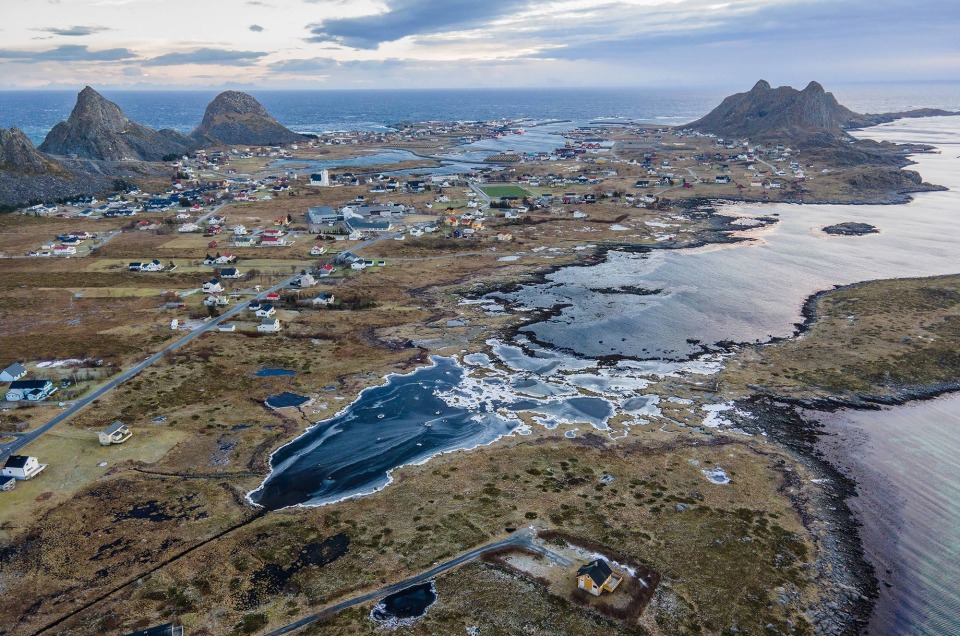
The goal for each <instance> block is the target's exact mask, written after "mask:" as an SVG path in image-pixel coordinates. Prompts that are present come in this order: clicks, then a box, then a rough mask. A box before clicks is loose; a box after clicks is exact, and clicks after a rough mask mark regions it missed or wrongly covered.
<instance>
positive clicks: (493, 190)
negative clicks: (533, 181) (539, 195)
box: [480, 185, 530, 199]
mask: <svg viewBox="0 0 960 636" xmlns="http://www.w3.org/2000/svg"><path fill="white" fill-rule="evenodd" d="M480 189H481V190H483V193H484V194H486V195H487V196H488V197H490V198H491V199H499V198H500V197H520V198H523V197H526V196H530V192H529V191H527V190H525V189H524V188H521V187H520V186H517V185H485V186H480Z"/></svg>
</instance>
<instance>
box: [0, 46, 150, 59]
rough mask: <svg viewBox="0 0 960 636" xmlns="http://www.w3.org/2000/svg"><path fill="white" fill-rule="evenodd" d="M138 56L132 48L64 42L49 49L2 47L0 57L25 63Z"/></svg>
mask: <svg viewBox="0 0 960 636" xmlns="http://www.w3.org/2000/svg"><path fill="white" fill-rule="evenodd" d="M136 58H137V54H136V53H134V52H133V51H131V50H130V49H102V50H100V51H91V50H90V48H89V47H87V46H81V45H78V44H64V45H63V46H58V47H56V48H53V49H49V50H47V51H23V50H17V49H0V59H3V60H12V61H14V62H20V63H23V64H34V63H39V62H119V61H122V60H133V59H136Z"/></svg>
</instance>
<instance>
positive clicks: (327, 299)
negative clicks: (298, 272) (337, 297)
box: [310, 292, 333, 307]
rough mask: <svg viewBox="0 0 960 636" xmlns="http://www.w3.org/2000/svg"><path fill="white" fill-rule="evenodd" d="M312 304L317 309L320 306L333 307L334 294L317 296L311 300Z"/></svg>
mask: <svg viewBox="0 0 960 636" xmlns="http://www.w3.org/2000/svg"><path fill="white" fill-rule="evenodd" d="M310 302H311V303H313V305H314V306H315V307H316V306H320V305H332V304H333V294H327V293H325V292H324V293H320V294H317V297H316V298H314V299H313V300H311V301H310Z"/></svg>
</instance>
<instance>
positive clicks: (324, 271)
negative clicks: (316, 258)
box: [317, 263, 337, 276]
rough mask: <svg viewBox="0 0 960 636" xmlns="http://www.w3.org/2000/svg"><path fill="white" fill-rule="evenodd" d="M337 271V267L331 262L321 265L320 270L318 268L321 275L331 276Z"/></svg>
mask: <svg viewBox="0 0 960 636" xmlns="http://www.w3.org/2000/svg"><path fill="white" fill-rule="evenodd" d="M335 271H337V270H336V268H335V267H334V266H333V265H331V264H330V263H327V264H326V265H324V266H323V267H321V268H320V269H319V270H317V274H319V275H320V276H329V275H330V274H332V273H334V272H335Z"/></svg>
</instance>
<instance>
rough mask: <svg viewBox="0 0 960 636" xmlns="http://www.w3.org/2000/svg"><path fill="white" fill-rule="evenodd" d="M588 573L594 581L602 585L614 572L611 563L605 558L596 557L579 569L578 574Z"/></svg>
mask: <svg viewBox="0 0 960 636" xmlns="http://www.w3.org/2000/svg"><path fill="white" fill-rule="evenodd" d="M584 574H586V575H587V576H589V577H590V578H591V579H592V580H593V582H594V583H596V584H598V585H601V584H603V582H604V581H606V580H607V579H608V578H610V575H611V574H613V570H612V569H611V568H610V565H609V564H608V563H607V562H606V560H604V559H594V560H593V561H591V562H590V563H587V564H586V565H584V566H583V567H581V568H580V569H579V570H577V576H583V575H584Z"/></svg>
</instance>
